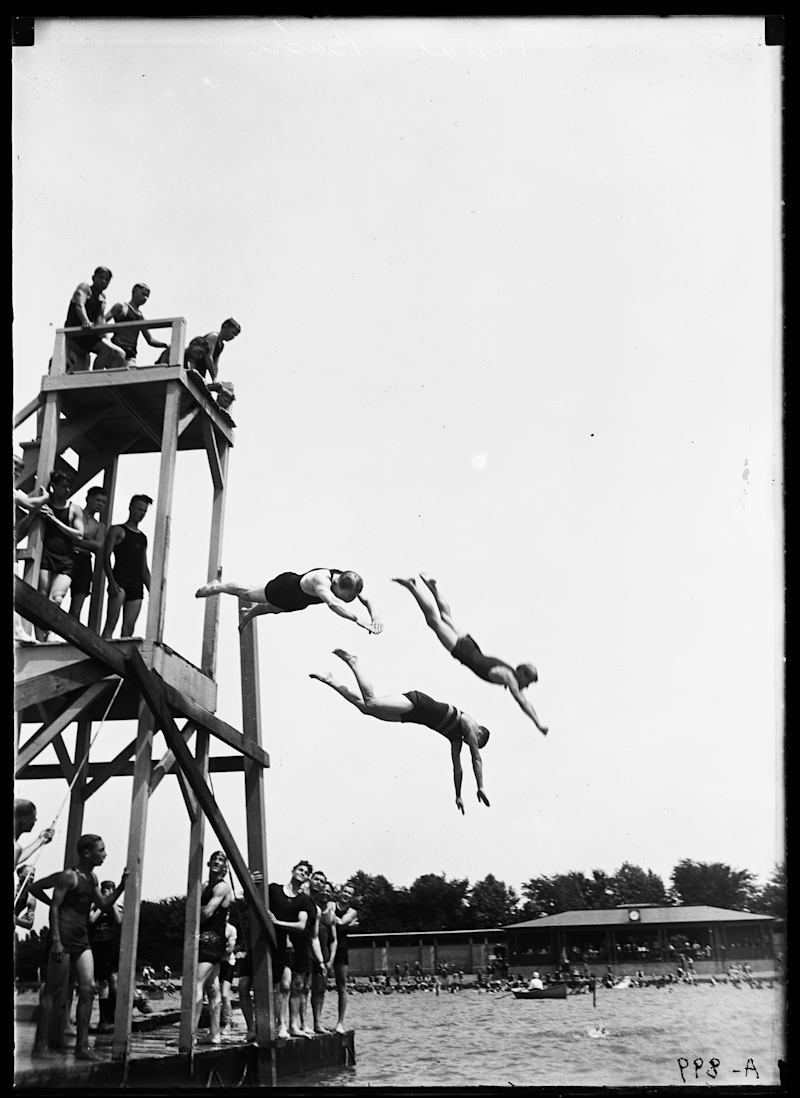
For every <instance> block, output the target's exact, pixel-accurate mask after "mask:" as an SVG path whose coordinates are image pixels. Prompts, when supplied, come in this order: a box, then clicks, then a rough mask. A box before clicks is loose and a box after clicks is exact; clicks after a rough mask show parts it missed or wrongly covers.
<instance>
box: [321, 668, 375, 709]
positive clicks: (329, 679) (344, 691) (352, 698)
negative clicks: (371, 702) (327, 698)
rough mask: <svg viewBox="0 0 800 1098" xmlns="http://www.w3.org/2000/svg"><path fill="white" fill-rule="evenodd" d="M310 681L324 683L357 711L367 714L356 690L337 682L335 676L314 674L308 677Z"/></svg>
mask: <svg viewBox="0 0 800 1098" xmlns="http://www.w3.org/2000/svg"><path fill="white" fill-rule="evenodd" d="M308 677H309V678H310V679H316V680H317V682H324V683H325V685H326V686H330V687H331V688H332V689H333V690H335V691H336V693H337V694H341V695H342V697H343V698H345V699H346V700H347V701H349V702H350V704H351V705H354V706H355V707H356V709H360V710H361V712H362V713H366V712H367V707H366V705H364V702H363V701H362V700H361V698H359V696H358V694H356V692H355V691H354V690H351V689H350V687H349V686H344V685H343V684H342V683H340V682H337V681H336V679H335V678H334V677H333V675H327V674H325V675H316V674H314V673H313V672H312V674H310V675H309V676H308Z"/></svg>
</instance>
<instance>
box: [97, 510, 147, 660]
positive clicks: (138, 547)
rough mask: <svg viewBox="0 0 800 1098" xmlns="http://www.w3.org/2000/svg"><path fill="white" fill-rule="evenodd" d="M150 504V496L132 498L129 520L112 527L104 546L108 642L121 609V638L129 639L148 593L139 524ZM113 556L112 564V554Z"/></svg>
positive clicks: (144, 548) (144, 546)
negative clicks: (106, 579)
mask: <svg viewBox="0 0 800 1098" xmlns="http://www.w3.org/2000/svg"><path fill="white" fill-rule="evenodd" d="M152 502H153V501H152V500H151V499H150V497H149V496H141V495H139V496H134V497H133V498H132V499H131V502H130V509H129V513H128V520H127V522H124V523H123V524H122V525H121V526H112V527H111V529H110V530H109V531H108V537H107V538H106V540H105V544H104V545H103V567H104V569H105V573H106V576H107V577H108V607H107V609H106V624H105V626H104V628H103V637H104V638H105V639H106V640H108V639H109V638H110V636H111V634H112V633H113V632H114V627H115V626H116V624H117V620H118V619H119V612H120V610H122V629H121V631H120V636H123V637H132V636H133V630H134V628H135V626H136V620H137V618H138V617H139V612H140V610H141V609H142V599H143V598H144V589H145V587H146V588H147V590H148V591H149V590H150V569H149V568H148V567H147V537H146V536H145V535H144V534H143V533H142V531H141V530H140V529H139V523H140V522H141V521H142V519H143V518H144V517H145V515H146V514H147V509H148V507H149V506H150V504H151V503H152ZM112 553H113V554H114V565H113V567H112V564H111V554H112Z"/></svg>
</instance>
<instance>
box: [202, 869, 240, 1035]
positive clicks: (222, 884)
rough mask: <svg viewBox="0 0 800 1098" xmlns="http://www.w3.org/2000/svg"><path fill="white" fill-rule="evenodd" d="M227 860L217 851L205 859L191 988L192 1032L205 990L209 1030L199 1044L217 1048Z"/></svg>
mask: <svg viewBox="0 0 800 1098" xmlns="http://www.w3.org/2000/svg"><path fill="white" fill-rule="evenodd" d="M227 872H228V859H227V858H226V857H225V855H224V854H223V853H222V851H221V850H218V851H216V853H214V854H212V855H211V857H210V858H209V859H208V880H207V881H205V882H204V884H203V891H202V893H201V895H200V905H201V906H200V946H199V949H198V952H197V976H196V981H197V982H196V989H195V1015H194V1031H195V1034H196V1033H197V1027H198V1025H199V1024H200V1014H201V1013H202V1010H203V992H204V991H208V1007H209V1013H210V1015H211V1027H210V1030H209V1034H208V1036H207V1037H204V1038H203V1039H202V1043H203V1044H209V1045H218V1044H220V1042H221V1040H222V1038H221V1037H220V1032H219V1030H220V1012H221V1009H222V999H221V996H220V989H219V968H220V965H221V964H222V961H223V960H224V958H225V954H226V936H225V924H226V923H227V921H228V908H229V907H230V905H231V895H232V894H231V886H230V885H229V884H228V882H227V881H226V880H225V874H226V873H227Z"/></svg>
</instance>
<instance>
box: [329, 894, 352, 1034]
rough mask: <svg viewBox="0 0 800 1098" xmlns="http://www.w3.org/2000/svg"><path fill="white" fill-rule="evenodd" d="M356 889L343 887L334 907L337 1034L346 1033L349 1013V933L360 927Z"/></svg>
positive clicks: (334, 973)
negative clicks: (345, 1020)
mask: <svg viewBox="0 0 800 1098" xmlns="http://www.w3.org/2000/svg"><path fill="white" fill-rule="evenodd" d="M354 896H355V889H354V888H353V886H352V885H351V884H345V885H342V887H341V888H340V889H339V895H338V896H337V897H336V904H335V905H334V920H335V923H336V953H335V955H334V958H333V975H334V977H335V979H336V994H337V996H338V999H339V1019H338V1021H337V1023H336V1032H337V1033H344V1032H345V1028H344V1017H345V1014H346V1013H347V968H348V965H349V964H350V954H349V943H348V939H347V935H348V932H349V931H350V930H355V928H356V927H357V926H358V912H357V911H356V908H355V906H354V903H353V897H354Z"/></svg>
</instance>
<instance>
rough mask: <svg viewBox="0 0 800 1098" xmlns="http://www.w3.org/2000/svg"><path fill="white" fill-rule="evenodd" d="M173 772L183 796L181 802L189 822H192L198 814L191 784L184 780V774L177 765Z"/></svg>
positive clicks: (198, 810)
mask: <svg viewBox="0 0 800 1098" xmlns="http://www.w3.org/2000/svg"><path fill="white" fill-rule="evenodd" d="M175 774H176V776H177V778H178V787H179V788H180V791H181V796H182V797H183V803H184V804H185V805H186V813H187V815H188V817H189V820H190V821H191V823H194V822H195V820H196V819H197V817H198V816H199V815H200V809H199V807H198V804H197V798H196V797H195V795H194V793H192V790H191V786H190V785H189V783H188V782H187V781H186V775H185V774H184V773H183V771H182V770H181V769H180V767H178V769H177V770H176V771H175Z"/></svg>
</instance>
